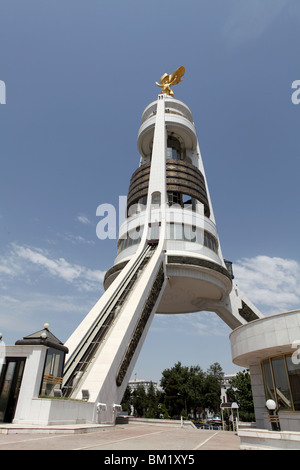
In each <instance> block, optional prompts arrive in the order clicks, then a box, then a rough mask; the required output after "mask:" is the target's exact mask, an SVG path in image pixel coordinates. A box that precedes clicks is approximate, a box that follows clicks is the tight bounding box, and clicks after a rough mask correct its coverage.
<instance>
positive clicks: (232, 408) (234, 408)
mask: <svg viewBox="0 0 300 470" xmlns="http://www.w3.org/2000/svg"><path fill="white" fill-rule="evenodd" d="M233 410H236V420H235V423H236V424H235V428H236V429H235V430H236V431H237V430H238V422H239V405H238V404H237V403H236V402H235V401H234V402H233V403H231V413H232V430H233V431H234V415H233Z"/></svg>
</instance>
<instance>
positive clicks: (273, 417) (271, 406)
mask: <svg viewBox="0 0 300 470" xmlns="http://www.w3.org/2000/svg"><path fill="white" fill-rule="evenodd" d="M266 407H267V410H268V412H269V421H270V423H271V427H272V431H280V423H279V417H278V414H277V409H276V403H275V401H274V400H271V399H269V400H267V401H266Z"/></svg>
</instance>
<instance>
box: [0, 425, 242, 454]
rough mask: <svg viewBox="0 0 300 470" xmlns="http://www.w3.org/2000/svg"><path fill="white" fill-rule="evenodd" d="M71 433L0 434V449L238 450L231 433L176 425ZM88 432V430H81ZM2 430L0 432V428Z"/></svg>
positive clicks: (106, 428) (124, 427)
mask: <svg viewBox="0 0 300 470" xmlns="http://www.w3.org/2000/svg"><path fill="white" fill-rule="evenodd" d="M80 429H81V432H78V433H74V432H72V433H71V432H70V431H69V432H68V431H66V430H64V431H62V433H59V431H57V430H56V432H55V433H54V432H53V433H45V432H38V430H34V432H32V431H31V432H30V430H29V429H28V430H23V431H22V432H21V433H20V432H18V433H12V432H11V431H10V432H9V434H4V433H3V434H0V450H102V451H107V450H110V451H130V450H137V451H138V450H144V451H147V450H148V451H150V450H153V451H164V450H165V451H198V450H239V449H240V438H239V437H238V436H237V435H236V433H234V432H229V431H209V430H200V429H186V428H181V427H180V426H178V427H177V426H169V425H158V424H144V423H143V424H135V423H129V424H124V425H116V426H106V427H103V426H98V427H97V426H96V427H93V428H91V429H89V430H88V429H86V430H84V428H82V427H81V428H80ZM85 431H89V432H85ZM2 432H5V431H3V429H2Z"/></svg>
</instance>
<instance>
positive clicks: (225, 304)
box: [214, 285, 263, 330]
mask: <svg viewBox="0 0 300 470" xmlns="http://www.w3.org/2000/svg"><path fill="white" fill-rule="evenodd" d="M214 311H215V312H216V313H217V314H218V315H219V317H220V318H222V320H223V321H224V322H225V323H227V325H228V326H229V327H230V328H231V329H232V330H234V329H235V328H237V327H239V326H241V325H244V324H246V323H249V322H251V321H253V320H258V319H259V318H263V315H262V313H261V312H260V311H259V310H258V309H257V308H256V307H255V305H253V304H252V302H250V301H249V300H248V299H247V298H246V296H245V295H244V294H243V293H242V292H241V291H240V290H239V289H238V287H237V286H236V285H234V286H233V288H232V291H231V292H230V294H229V295H228V296H227V297H226V298H225V299H224V300H223V301H222V302H219V303H217V304H215V308H214Z"/></svg>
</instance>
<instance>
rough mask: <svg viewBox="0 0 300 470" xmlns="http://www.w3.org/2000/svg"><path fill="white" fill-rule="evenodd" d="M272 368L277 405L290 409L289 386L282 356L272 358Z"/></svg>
mask: <svg viewBox="0 0 300 470" xmlns="http://www.w3.org/2000/svg"><path fill="white" fill-rule="evenodd" d="M272 368H273V375H274V382H275V391H276V396H277V402H278V406H280V408H281V409H292V401H291V394H290V387H289V382H288V376H287V370H286V366H285V361H284V358H283V357H275V358H273V359H272Z"/></svg>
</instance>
